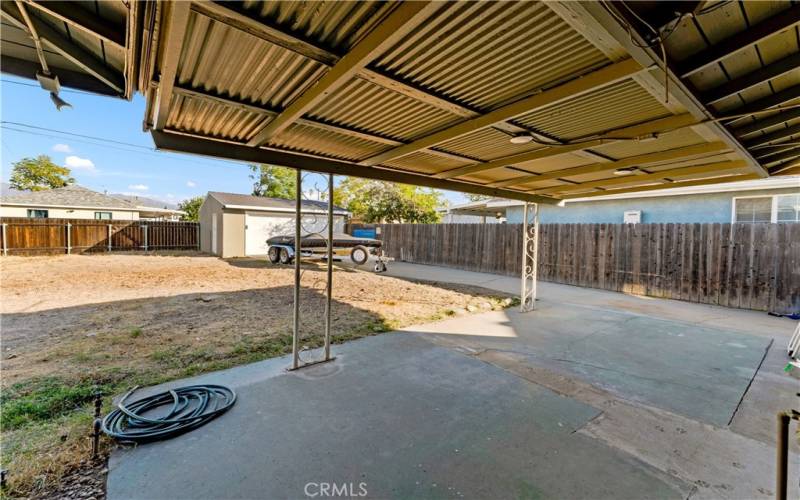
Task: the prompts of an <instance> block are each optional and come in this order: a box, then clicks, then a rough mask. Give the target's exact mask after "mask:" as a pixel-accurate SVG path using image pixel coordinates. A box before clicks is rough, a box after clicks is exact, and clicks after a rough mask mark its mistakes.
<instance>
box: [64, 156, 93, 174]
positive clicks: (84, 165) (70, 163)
mask: <svg viewBox="0 0 800 500" xmlns="http://www.w3.org/2000/svg"><path fill="white" fill-rule="evenodd" d="M65 164H66V166H67V167H69V168H74V169H76V170H87V171H89V172H94V163H93V162H92V160H90V159H89V158H81V157H79V156H67V159H66V163H65Z"/></svg>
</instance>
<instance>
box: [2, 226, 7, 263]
mask: <svg viewBox="0 0 800 500" xmlns="http://www.w3.org/2000/svg"><path fill="white" fill-rule="evenodd" d="M7 225H8V224H6V223H5V222H4V223H3V256H7V255H8V236H7V235H8V233H7V232H6V226H7Z"/></svg>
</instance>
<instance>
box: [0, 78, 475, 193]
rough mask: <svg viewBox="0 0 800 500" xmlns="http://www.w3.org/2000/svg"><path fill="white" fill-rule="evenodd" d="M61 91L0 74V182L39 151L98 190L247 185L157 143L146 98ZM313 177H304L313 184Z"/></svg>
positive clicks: (236, 169)
mask: <svg viewBox="0 0 800 500" xmlns="http://www.w3.org/2000/svg"><path fill="white" fill-rule="evenodd" d="M60 96H61V97H62V98H63V99H64V100H65V101H67V102H69V103H70V104H71V105H72V108H63V109H62V110H61V111H57V110H56V107H55V106H54V105H53V103H52V101H51V100H50V96H49V94H48V93H47V92H45V91H44V90H42V89H41V88H40V87H39V86H38V84H37V83H36V82H34V81H31V80H25V79H22V78H16V77H13V76H10V75H5V74H4V75H2V79H0V118H1V119H2V128H0V142H2V149H0V159H1V160H2V161H1V162H0V164H1V165H2V175H0V178H2V180H3V182H8V179H9V176H10V173H11V165H12V164H13V163H14V162H16V161H19V160H20V159H22V158H25V157H35V156H38V155H41V154H45V155H49V156H50V157H51V158H52V160H53V161H54V162H55V163H57V164H59V165H64V166H66V167H68V168H70V169H71V170H72V176H73V177H74V178H75V180H76V182H77V184H79V185H81V186H84V187H87V188H89V189H93V190H96V191H100V192H103V191H108V192H109V193H124V194H135V195H140V196H147V197H149V198H155V199H158V200H162V201H166V202H169V203H177V202H179V201H181V200H184V199H186V198H191V197H193V196H203V195H205V194H206V193H207V192H208V191H224V192H231V193H246V194H249V193H250V192H251V191H252V181H251V180H250V179H249V177H248V176H249V173H250V170H249V169H248V167H247V165H245V164H243V163H237V162H232V161H224V160H215V159H212V158H204V157H198V156H193V155H183V154H177V153H168V152H162V151H155V148H154V145H153V141H152V139H151V137H150V134H148V133H145V132H143V131H142V120H143V118H144V104H145V101H144V97H143V96H141V95H139V94H137V95H136V96H135V97H134V98H133V100H132V101H125V100H122V99H114V98H109V97H104V96H97V95H93V94H89V93H86V92H80V91H73V90H69V89H62V91H61V93H60ZM43 129H48V130H43ZM72 134H76V135H72ZM81 136H89V137H92V138H96V139H88V138H86V137H81ZM318 182H319V181H318V180H313V179H310V183H311V184H315V183H318ZM304 184H305V183H304ZM303 188H304V190H308V189H309V188H308V187H307V186H305V185H304V186H303ZM445 197H446V199H447V200H448V201H449V202H451V203H461V202H464V201H465V200H466V199H465V198H464V197H463V195H461V194H458V193H453V192H445Z"/></svg>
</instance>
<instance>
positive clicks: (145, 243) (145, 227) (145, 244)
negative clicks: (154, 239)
mask: <svg viewBox="0 0 800 500" xmlns="http://www.w3.org/2000/svg"><path fill="white" fill-rule="evenodd" d="M141 227H142V229H144V251H145V252H146V251H147V224H145V225H143V226H141Z"/></svg>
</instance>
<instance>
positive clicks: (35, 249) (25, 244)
mask: <svg viewBox="0 0 800 500" xmlns="http://www.w3.org/2000/svg"><path fill="white" fill-rule="evenodd" d="M0 222H2V224H3V227H4V230H3V233H2V234H0V248H2V250H3V254H4V255H47V254H61V253H85V252H109V251H117V250H165V249H197V248H199V241H198V234H199V231H198V224H197V223H196V222H172V221H120V220H110V221H100V220H92V219H26V218H10V217H4V218H2V219H0ZM68 243H69V245H68Z"/></svg>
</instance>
